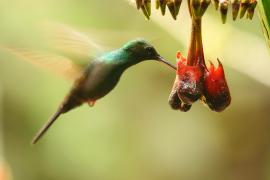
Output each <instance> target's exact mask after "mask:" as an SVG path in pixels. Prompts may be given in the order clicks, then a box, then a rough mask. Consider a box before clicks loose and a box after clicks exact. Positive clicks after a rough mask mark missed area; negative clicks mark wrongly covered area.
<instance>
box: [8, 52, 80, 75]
mask: <svg viewBox="0 0 270 180" xmlns="http://www.w3.org/2000/svg"><path fill="white" fill-rule="evenodd" d="M4 49H5V50H7V51H8V52H11V53H12V54H14V55H15V56H17V57H18V58H19V59H22V60H25V61H27V62H29V63H31V64H33V65H35V66H37V67H41V68H44V69H47V70H50V71H52V72H54V73H56V74H60V75H62V76H63V77H65V78H66V79H69V80H74V79H76V78H77V77H79V76H80V74H81V72H82V70H83V67H82V66H79V65H76V64H74V63H73V62H72V61H71V60H70V59H68V58H66V57H63V56H58V55H54V54H49V53H45V52H40V51H31V50H25V49H16V48H4Z"/></svg>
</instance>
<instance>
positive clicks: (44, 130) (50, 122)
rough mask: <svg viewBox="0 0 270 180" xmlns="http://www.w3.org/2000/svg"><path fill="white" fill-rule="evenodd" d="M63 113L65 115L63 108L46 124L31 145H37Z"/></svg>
mask: <svg viewBox="0 0 270 180" xmlns="http://www.w3.org/2000/svg"><path fill="white" fill-rule="evenodd" d="M62 113H64V111H63V108H59V109H58V110H57V111H56V113H55V114H54V115H53V116H52V117H51V118H50V119H49V121H48V122H46V123H45V124H44V125H43V127H42V128H41V129H40V130H39V131H38V133H37V134H36V135H35V137H34V138H33V140H32V142H31V144H33V145H34V144H36V143H37V142H38V141H39V140H40V138H42V136H43V135H44V134H45V133H46V132H47V130H48V129H49V128H50V127H51V125H52V124H53V123H54V122H55V121H56V119H57V118H58V117H59V116H60V115H61V114H62Z"/></svg>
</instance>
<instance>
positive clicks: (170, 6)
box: [167, 0, 176, 20]
mask: <svg viewBox="0 0 270 180" xmlns="http://www.w3.org/2000/svg"><path fill="white" fill-rule="evenodd" d="M167 6H168V9H169V11H170V13H171V15H172V17H173V19H174V20H176V8H175V4H174V2H173V0H169V1H168V3H167Z"/></svg>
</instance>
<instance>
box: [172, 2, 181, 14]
mask: <svg viewBox="0 0 270 180" xmlns="http://www.w3.org/2000/svg"><path fill="white" fill-rule="evenodd" d="M181 4H182V0H174V6H175V14H176V16H177V15H178V14H179V10H180V7H181Z"/></svg>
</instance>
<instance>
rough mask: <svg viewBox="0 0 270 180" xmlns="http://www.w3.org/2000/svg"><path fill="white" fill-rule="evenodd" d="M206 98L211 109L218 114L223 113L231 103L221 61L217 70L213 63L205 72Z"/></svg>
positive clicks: (205, 100)
mask: <svg viewBox="0 0 270 180" xmlns="http://www.w3.org/2000/svg"><path fill="white" fill-rule="evenodd" d="M204 97H205V99H204V102H205V103H206V104H207V105H208V106H209V108H210V109H212V110H213V111H217V112H220V111H223V110H224V109H225V108H226V107H228V106H229V105H230V103H231V95H230V90H229V87H228V85H227V81H226V78H225V74H224V70H223V66H222V64H221V62H220V61H219V60H218V67H217V68H215V66H214V64H213V63H212V62H211V64H210V67H209V69H208V70H206V71H205V78H204Z"/></svg>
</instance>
